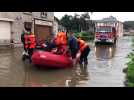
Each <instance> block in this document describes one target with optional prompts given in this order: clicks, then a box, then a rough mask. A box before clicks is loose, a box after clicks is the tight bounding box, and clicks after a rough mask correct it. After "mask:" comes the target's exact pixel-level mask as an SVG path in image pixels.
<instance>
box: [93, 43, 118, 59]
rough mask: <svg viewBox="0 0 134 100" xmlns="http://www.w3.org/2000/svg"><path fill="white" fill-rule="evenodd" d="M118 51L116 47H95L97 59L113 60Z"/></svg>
mask: <svg viewBox="0 0 134 100" xmlns="http://www.w3.org/2000/svg"><path fill="white" fill-rule="evenodd" d="M115 51H116V47H115V46H108V45H102V46H96V47H95V56H96V58H97V59H100V60H102V59H111V58H113V57H114V55H115Z"/></svg>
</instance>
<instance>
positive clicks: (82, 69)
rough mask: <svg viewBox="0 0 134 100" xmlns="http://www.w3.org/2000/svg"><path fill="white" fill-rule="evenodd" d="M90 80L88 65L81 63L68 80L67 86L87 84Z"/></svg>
mask: <svg viewBox="0 0 134 100" xmlns="http://www.w3.org/2000/svg"><path fill="white" fill-rule="evenodd" d="M88 80H89V72H88V67H87V66H86V65H85V66H83V65H81V66H78V67H76V69H74V73H73V76H72V78H71V79H70V80H66V87H76V86H79V85H82V84H85V83H86V82H87V81H88Z"/></svg>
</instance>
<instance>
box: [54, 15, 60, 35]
mask: <svg viewBox="0 0 134 100" xmlns="http://www.w3.org/2000/svg"><path fill="white" fill-rule="evenodd" d="M58 27H59V19H58V18H56V17H55V16H54V28H53V29H54V30H53V32H54V34H56V33H58Z"/></svg>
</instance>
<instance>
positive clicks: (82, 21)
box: [80, 12, 90, 31]
mask: <svg viewBox="0 0 134 100" xmlns="http://www.w3.org/2000/svg"><path fill="white" fill-rule="evenodd" d="M89 20H90V15H89V13H88V12H86V13H84V14H82V15H81V16H80V25H81V29H82V31H87V30H89V22H88V21H89Z"/></svg>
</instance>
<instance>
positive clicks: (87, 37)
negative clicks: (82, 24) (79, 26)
mask: <svg viewBox="0 0 134 100" xmlns="http://www.w3.org/2000/svg"><path fill="white" fill-rule="evenodd" d="M75 36H76V37H78V36H80V37H81V38H82V39H83V40H85V41H92V40H93V39H94V35H93V33H89V32H80V33H75Z"/></svg>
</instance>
